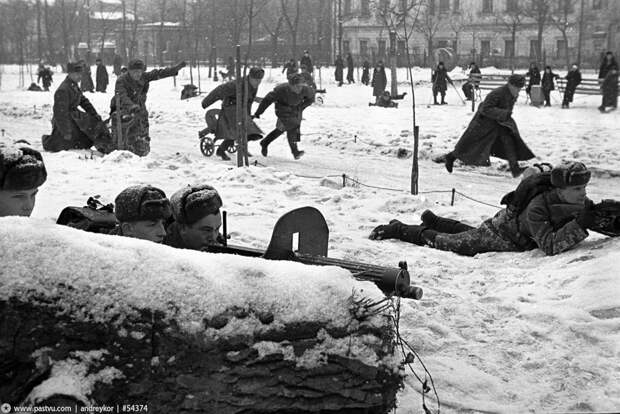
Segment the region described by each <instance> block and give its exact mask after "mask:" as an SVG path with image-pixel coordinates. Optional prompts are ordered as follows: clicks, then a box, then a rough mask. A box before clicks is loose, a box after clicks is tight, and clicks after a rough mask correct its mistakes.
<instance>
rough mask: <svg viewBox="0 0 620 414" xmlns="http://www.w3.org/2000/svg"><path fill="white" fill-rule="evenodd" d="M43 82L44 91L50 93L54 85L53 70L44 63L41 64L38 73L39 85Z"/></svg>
mask: <svg viewBox="0 0 620 414" xmlns="http://www.w3.org/2000/svg"><path fill="white" fill-rule="evenodd" d="M41 81H42V82H43V90H44V91H46V92H47V91H49V90H50V85H51V84H52V70H51V69H50V68H48V67H45V66H44V65H43V63H39V71H38V73H37V83H39V82H41Z"/></svg>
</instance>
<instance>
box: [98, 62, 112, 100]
mask: <svg viewBox="0 0 620 414" xmlns="http://www.w3.org/2000/svg"><path fill="white" fill-rule="evenodd" d="M95 63H96V64H97V74H96V82H97V86H96V88H95V90H96V91H97V92H103V93H105V90H106V88H107V87H108V83H109V80H108V70H107V69H106V67H105V65H104V64H103V62H102V61H101V59H99V58H97V60H96V61H95Z"/></svg>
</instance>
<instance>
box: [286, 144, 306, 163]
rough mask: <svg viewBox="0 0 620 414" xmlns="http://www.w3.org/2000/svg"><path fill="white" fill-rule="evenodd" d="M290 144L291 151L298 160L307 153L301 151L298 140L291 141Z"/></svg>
mask: <svg viewBox="0 0 620 414" xmlns="http://www.w3.org/2000/svg"><path fill="white" fill-rule="evenodd" d="M289 144H290V147H291V153H292V154H293V157H294V158H295V159H296V160H298V159H300V158H301V157H302V156H303V155H304V154H305V152H304V151H301V150H300V149H299V148H297V142H289Z"/></svg>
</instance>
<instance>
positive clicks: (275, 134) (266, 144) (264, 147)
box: [260, 128, 284, 157]
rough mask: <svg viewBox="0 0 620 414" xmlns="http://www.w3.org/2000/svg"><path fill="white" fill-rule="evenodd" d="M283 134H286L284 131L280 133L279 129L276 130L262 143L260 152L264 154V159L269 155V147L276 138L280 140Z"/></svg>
mask: <svg viewBox="0 0 620 414" xmlns="http://www.w3.org/2000/svg"><path fill="white" fill-rule="evenodd" d="M283 133H284V132H283V131H280V130H279V129H277V128H276V129H274V130H273V131H271V132H270V133H269V134H268V135H267V136H266V137H265V138H263V139H262V140H261V141H260V147H261V150H260V152H261V154H263V157H266V156H267V154H268V151H267V147H269V144H271V143H272V142H273V141H274V140H275V139H276V138H278V137H279V136H280V135H282V134H283Z"/></svg>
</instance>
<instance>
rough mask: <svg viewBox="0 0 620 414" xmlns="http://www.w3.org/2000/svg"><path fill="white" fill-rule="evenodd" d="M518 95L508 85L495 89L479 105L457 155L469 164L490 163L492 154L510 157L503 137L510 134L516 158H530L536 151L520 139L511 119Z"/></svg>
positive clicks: (457, 147) (458, 144) (463, 136)
mask: <svg viewBox="0 0 620 414" xmlns="http://www.w3.org/2000/svg"><path fill="white" fill-rule="evenodd" d="M515 102H516V98H515V97H514V96H512V93H511V92H510V89H509V88H508V85H504V86H500V87H499V88H496V89H494V90H492V91H491V92H490V93H489V94H488V95H487V96H486V98H485V99H484V101H483V102H482V103H481V104H480V105H479V106H478V111H477V112H476V114H475V115H474V118H473V119H472V120H471V122H470V123H469V126H468V127H467V129H466V130H465V132H464V133H463V135H462V136H461V139H459V142H458V143H457V144H456V147H455V149H454V155H455V157H456V158H458V159H460V160H461V161H463V162H464V163H465V164H469V165H489V162H490V161H489V156H491V155H493V156H494V157H498V158H503V159H508V154H509V152H508V151H507V150H506V148H505V147H504V142H503V139H500V138H502V137H506V136H509V137H510V138H511V139H512V142H513V144H514V150H515V154H516V157H517V160H529V159H531V158H534V154H533V153H532V151H530V149H529V148H528V147H527V145H525V142H523V140H522V139H521V135H520V134H519V129H518V128H517V124H516V123H515V121H514V119H512V108H513V107H514V104H515Z"/></svg>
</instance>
